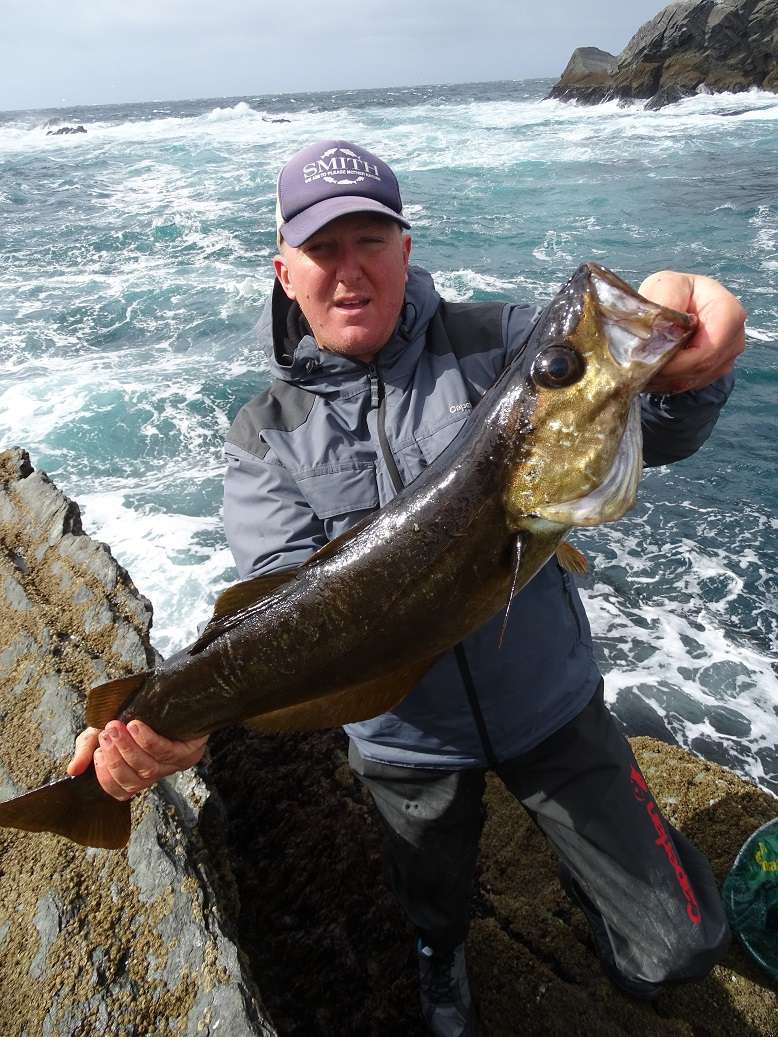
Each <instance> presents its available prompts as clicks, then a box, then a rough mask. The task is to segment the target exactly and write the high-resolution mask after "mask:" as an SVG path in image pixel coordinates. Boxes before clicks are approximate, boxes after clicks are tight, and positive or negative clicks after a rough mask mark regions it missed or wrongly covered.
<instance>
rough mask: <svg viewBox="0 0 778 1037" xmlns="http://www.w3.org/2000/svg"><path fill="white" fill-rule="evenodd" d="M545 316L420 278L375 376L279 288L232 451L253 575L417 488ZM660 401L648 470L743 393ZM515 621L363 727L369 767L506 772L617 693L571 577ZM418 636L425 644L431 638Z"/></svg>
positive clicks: (358, 737)
mask: <svg viewBox="0 0 778 1037" xmlns="http://www.w3.org/2000/svg"><path fill="white" fill-rule="evenodd" d="M539 313H540V310H539V308H537V307H533V306H522V305H514V304H510V303H508V304H504V303H473V304H470V303H460V304H452V303H446V302H444V301H442V300H441V298H440V296H439V295H438V293H437V292H436V291H435V288H434V286H433V283H432V278H431V277H430V275H429V274H427V273H426V272H425V271H423V270H420V269H419V268H415V267H412V268H411V270H410V273H409V278H408V284H407V289H406V301H405V306H404V309H403V313H402V316H401V320H400V322H399V324H398V327H397V330H396V332H395V334H394V336H393V338H392V339H391V340H390V341H389V342H388V343H387V345H386V346H384V348H383V349H382V350H381V352H380V354H379V355H378V357H377V358H376V361H375V363H373V364H365V363H363V362H361V361H358V360H353V359H350V358H348V357H344V356H340V355H338V354H335V353H330V352H327V351H324V350H320V349H319V348H318V346H317V345H316V342H315V340H314V339H313V337H312V336H311V334H310V331H309V329H308V327H307V325H306V323H305V321H304V318H303V317H302V314H301V312H300V310H299V307H298V306H297V305H296V304H291V303H290V302H289V301H288V299H287V298H286V296H285V295H284V294H283V292H282V291H281V289H280V285H278V284H276V287H275V290H274V292H273V297H272V299H271V300H268V304H267V306H266V307H265V310H264V312H263V314H262V317H261V318H260V321H259V324H258V336H259V344H260V346H261V348H262V349H264V350H265V351H266V353H267V357H268V362H269V365H270V370H271V372H272V374H273V375H274V376H275V379H276V380H275V381H274V382H273V384H272V385H271V387H270V388H269V389H268V390H267V391H266V392H264V393H262V394H261V395H260V396H258V397H256V398H255V399H253V400H251V401H250V402H249V403H247V404H246V405H245V406H244V407H243V409H242V410H241V411H240V412H239V414H238V416H237V417H236V419H235V421H234V423H233V425H232V428H231V430H230V432H229V434H228V437H227V444H226V447H225V454H226V459H227V471H226V476H225V491H224V525H225V529H226V533H227V539H228V542H229V544H230V547H231V549H232V553H233V555H234V557H235V563H236V565H237V567H238V572H239V574H240V576H241V577H243V578H245V577H248V576H251V575H256V574H260V573H268V572H272V571H273V570H274V569H280V568H286V567H289V566H292V565H296V564H300V563H301V562H303V561H305V559H306V558H308V556H309V555H310V554H311V553H312V552H313V551H315V550H317V549H318V548H320V547H322V546H323V545H324V544H326V543H327V542H328V541H329V540H331V539H333V538H334V537H336V536H337V535H338V534H340V533H342V532H344V531H345V530H347V529H348V528H349V527H350V526H352V525H354V524H355V523H356V522H358V521H359V520H360V519H362V518H364V517H365V515H366V514H368V513H369V512H370V511H371V510H373V509H374V508H378V507H380V506H381V505H384V504H386V503H387V502H388V501H390V500H391V499H392V497H394V495H395V494H396V493H397V492H398V490H399V489H400V488H401V487H402V486H403V485H407V484H408V483H410V482H411V481H412V480H413V479H414V478H415V477H416V476H417V475H418V474H419V473H420V472H421V471H422V470H423V469H424V468H425V467H426V466H427V465H428V464H429V463H430V462H431V461H432V460H434V458H436V457H437V456H438V454H440V453H441V451H442V450H443V449H444V448H445V447H446V446H447V445H448V444H449V443H450V442H451V440H452V439H453V438H454V437H455V436H456V435H457V433H458V432H459V431H460V429H461V428H462V426H463V425H464V424H465V422H466V421H467V420H468V416H469V413H470V411H471V409H472V407H473V405H474V404H475V403H477V401H478V400H479V399H480V397H481V396H482V395H483V393H484V392H485V391H486V389H487V388H488V387H489V386H490V385H491V384H492V382H493V381H494V380H495V379H496V378H497V376H498V375H499V374H500V372H501V371H502V370H503V368H504V367H505V366H506V364H507V363H508V362H509V361H510V360H511V359H512V358H513V357H514V356H515V355H516V354H517V353H518V352H519V351H520V350H521V349H522V348H523V346H524V344H525V342H526V340H527V338H528V336H529V333H530V331H531V330H532V327H533V325H534V323H535V321H536V320H537V317H538V315H539ZM732 383H733V379H732V378H731V377H727V378H723V379H720V380H719V381H718V382H716V383H714V384H713V385H712V386H709V387H708V388H707V389H704V390H699V391H696V392H689V393H683V394H679V395H676V396H647V397H644V399H643V401H642V404H643V433H644V459H645V462H646V464H649V465H656V464H665V463H668V462H671V461H675V460H678V459H681V458H684V457H687V456H689V455H690V454H692V453H693V452H694V451H695V450H696V449H697V448H698V447H699V446H700V445H701V444H702V443H703V442H704V441H705V440H706V439H707V437H708V435H709V434H710V432H711V430H712V428H713V426H714V424H715V423H716V419H717V417H718V414H719V411H720V409H721V406H722V405H723V403H724V402H725V400H726V398H727V395H728V394H729V391H730V389H731V387H732ZM501 624H502V616H497V617H495V618H494V619H493V620H492V621H491V622H489V623H487V624H486V625H485V626H483V627H482V628H480V629H479V630H477V631H476V632H475V633H473V634H471V635H470V636H469V637H468V638H467V639H466V640H465V641H464V642H462V644H461V645H459V646H457V648H456V649H454V650H452V651H451V652H450V653H448V654H447V655H445V656H444V657H443V658H441V659H440V660H439V661H438V662H437V663H436V664H435V665H434V666H433V667H432V668H431V669H430V670H429V671H428V673H427V674H426V675H425V676H424V677H423V678H422V680H421V681H420V682H419V684H418V685H417V686H416V687H415V689H414V690H413V691H412V692H411V694H410V695H409V696H408V697H407V698H406V699H405V700H404V701H403V702H402V703H401V704H400V705H399V706H398V707H397V708H396V709H394V710H393V711H392V712H390V713H385V714H383V715H381V716H379V717H376V718H374V719H372V720H368V721H365V722H363V723H359V724H351V725H349V726H348V727H347V728H346V730H347V732H348V734H349V735H350V736H351V738H352V739H354V741H355V742H356V746H357V748H358V750H359V752H360V754H361V755H362V756H363V757H365V758H368V759H373V760H378V761H380V762H384V763H391V764H395V765H404V766H410V767H433V768H460V767H473V766H489V765H494V763H495V762H498V761H501V760H505V759H510V758H512V757H515V756H518V755H520V754H521V753H523V752H526V751H527V750H529V749H531V748H532V747H533V746H535V745H537V744H538V743H539V742H541V741H542V740H543V739H544V738H547V737H548V736H549V735H551V734H553V733H554V732H555V731H556V730H558V729H559V728H560V727H561V726H562V725H563V724H565V723H567V722H568V721H569V720H571V719H572V718H573V717H574V716H576V715H577V714H578V713H579V712H580V710H581V709H583V707H584V706H585V705H586V704H587V703H588V701H589V699H590V698H591V696H592V694H593V693H594V691H595V689H596V688H597V685H598V684H599V681H600V679H601V677H600V673H599V671H598V669H597V666H596V664H595V662H594V658H593V654H592V637H591V632H590V629H589V624H588V622H587V619H586V615H585V613H584V610H583V606H582V604H581V600H580V597H579V595H578V591H577V589H576V587H575V584H574V582H573V581H572V579H571V577H570V576H569V575H568V574H567V573H565V572H564V571H563V570H562V569H561V568H560V567H559V565H558V564H557V562H556V560H555V559H552V560H551V561H549V562H548V563H547V564H546V565H545V566H544V568H543V569H542V570H541V571H540V572H539V573H538V575H537V576H536V577H535V578H534V579H533V580H532V581H531V582H530V583H529V584H528V585H527V587H525V588H524V589H523V590H522V591H521V593H520V594H519V595H518V596H517V597H516V599H515V600H514V602H513V605H512V606H511V610H510V616H509V620H508V629H507V632H506V636H505V638H504V641H503V645H502V648H501V649H500V650H499V651H498V648H497V643H498V637H499V631H500V626H501ZM419 637H424V631H423V629H420V630H419Z"/></svg>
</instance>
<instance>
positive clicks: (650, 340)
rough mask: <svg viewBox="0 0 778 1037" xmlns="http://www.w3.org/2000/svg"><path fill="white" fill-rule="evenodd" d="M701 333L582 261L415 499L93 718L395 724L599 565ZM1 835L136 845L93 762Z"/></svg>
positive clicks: (253, 584)
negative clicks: (413, 696)
mask: <svg viewBox="0 0 778 1037" xmlns="http://www.w3.org/2000/svg"><path fill="white" fill-rule="evenodd" d="M694 326H695V318H694V317H692V316H690V315H688V314H682V313H677V312H675V311H673V310H668V309H666V308H664V307H661V306H658V305H656V304H654V303H651V302H649V301H648V300H646V299H644V298H642V297H641V296H639V295H638V294H637V293H636V292H635V291H634V290H633V289H632V288H630V287H629V285H627V284H626V283H625V282H623V281H621V280H620V279H619V278H618V277H617V276H616V275H615V274H613V273H611V272H610V271H608V270H606V269H605V268H603V267H600V266H596V265H594V264H585V265H583V266H581V267H580V268H579V269H578V270H577V271H576V273H575V274H574V275H573V277H572V278H571V279H570V280H569V281H568V282H567V283H566V284H565V285H564V286H563V287H562V288H561V290H560V291H559V293H558V294H557V295H556V296H555V297H554V299H553V300H552V301H551V303H550V304H549V305H548V307H547V308H546V309H545V310H544V311H543V314H542V315H541V318H540V319H539V321H538V323H537V325H536V326H535V328H534V330H533V332H532V334H531V336H530V338H529V341H528V343H527V345H526V347H525V348H524V350H523V351H522V352H521V354H520V355H519V356H518V357H517V358H516V359H515V360H514V361H513V362H512V363H511V364H510V365H509V366H508V367H507V368H506V370H505V371H504V372H503V373H502V375H501V376H500V377H499V378H498V379H497V381H496V382H495V383H494V385H493V386H492V387H491V388H490V389H489V390H488V392H487V393H486V394H485V395H484V397H483V399H482V400H481V401H480V402H479V403H478V405H477V406H476V407H475V408H474V410H473V412H472V414H471V416H470V419H469V420H468V422H467V424H466V425H465V426H464V428H463V429H462V431H461V432H460V433H459V435H458V436H457V437H456V439H455V440H454V441H453V442H452V443H451V444H450V446H449V447H448V448H447V449H446V450H445V451H444V452H443V453H442V454H441V455H440V456H439V457H438V458H437V459H436V460H435V461H434V462H433V463H432V464H431V465H430V466H429V467H428V468H427V469H425V471H424V472H423V473H422V474H421V475H420V476H419V477H418V478H417V479H416V480H415V481H414V482H413V483H412V484H410V485H409V486H408V487H406V488H405V489H404V490H403V491H402V492H401V493H399V494H398V496H397V497H395V498H394V500H392V501H391V502H390V503H389V504H387V505H386V506H385V507H383V508H381V509H380V510H379V511H377V512H375V513H372V514H371V515H369V516H368V517H367V518H365V519H364V520H363V521H361V522H360V523H358V524H357V525H356V526H355V527H354V528H352V529H351V530H349V531H348V532H346V533H344V534H343V535H342V536H340V537H338V538H337V539H336V540H333V541H332V542H331V543H329V544H328V545H326V546H325V547H324V548H322V549H321V550H320V551H318V552H317V553H316V554H314V555H313V556H312V557H311V558H310V559H309V560H308V561H306V562H305V563H304V564H303V565H301V566H300V567H299V568H297V569H294V570H287V571H284V572H280V573H274V574H272V575H270V576H259V577H255V578H253V579H249V580H246V581H245V582H243V583H240V584H237V585H235V586H234V587H231V588H229V589H228V590H227V591H225V592H224V593H223V594H222V595H221V596H220V597H219V599H218V600H217V603H216V607H215V611H214V615H213V618H212V619H211V621H210V623H209V624H208V626H207V627H206V628H205V630H204V631H203V633H202V635H201V636H200V637H199V638H198V639H197V640H196V641H195V642H194V643H193V644H192V645H190V646H189V647H187V648H185V649H183V650H182V651H180V652H178V653H176V654H175V655H172V656H170V657H169V658H168V659H166V660H165V661H164V662H162V663H160V664H159V666H157V667H156V668H155V669H154V670H151V671H148V672H143V673H137V674H134V675H132V676H129V677H123V678H120V679H118V680H113V681H110V682H108V683H107V684H102V685H100V686H99V687H96V688H94V689H93V690H92V691H91V692H90V693H89V696H88V699H87V706H86V719H87V723H88V724H89V725H90V726H93V727H96V728H102V727H104V726H105V724H106V723H108V721H109V720H112V719H115V718H119V719H120V720H122V721H124V722H125V723H127V722H129V721H130V720H132V719H134V718H139V719H140V720H143V721H144V722H146V723H147V724H149V726H150V727H152V728H153V729H154V730H156V731H158V732H159V733H160V734H162V735H165V736H167V737H169V738H192V737H194V736H196V735H204V734H207V733H210V732H212V731H215V730H217V729H218V728H220V727H224V726H226V725H229V724H235V723H238V722H243V723H246V724H249V725H250V726H251V727H253V728H256V729H257V730H260V731H298V730H310V729H314V728H320V727H331V726H336V725H339V724H343V723H349V722H355V721H358V720H363V719H367V718H368V717H372V716H376V715H377V714H379V713H382V712H384V711H385V710H388V709H391V708H392V707H394V706H395V705H397V703H398V702H400V701H401V700H402V699H403V698H404V697H405V696H406V695H407V694H408V692H410V691H411V689H412V688H413V686H414V685H415V684H416V682H417V681H418V680H419V678H420V677H421V676H422V675H423V674H424V673H425V671H426V670H427V669H428V668H429V667H430V666H431V665H432V664H433V663H434V662H435V661H436V660H437V659H438V658H439V657H440V656H441V654H442V653H444V652H446V651H447V650H448V649H450V648H451V647H452V646H454V645H455V644H457V643H458V642H459V641H461V640H462V638H464V637H465V636H466V635H467V634H469V633H470V632H471V631H473V630H475V629H476V628H477V627H479V626H480V625H481V624H483V623H485V622H486V621H487V620H488V619H490V618H491V617H492V616H493V615H494V614H495V613H497V612H498V611H499V610H500V609H501V608H504V607H507V608H509V607H510V601H511V599H512V597H513V596H514V595H515V594H516V593H517V592H518V591H519V590H520V589H521V588H522V587H523V586H525V585H526V584H527V582H528V581H529V580H531V579H532V577H533V576H534V575H535V573H536V572H538V570H539V569H540V568H541V566H543V565H544V564H545V562H546V561H547V560H548V559H549V558H550V557H551V556H552V555H553V554H554V553H555V552H557V554H558V557H559V558H560V561H561V563H562V564H563V565H565V566H567V567H568V568H573V569H576V568H579V567H581V565H582V564H585V563H584V562H583V559H582V556H581V555H580V554H579V553H578V552H577V551H576V550H575V549H574V548H572V547H571V546H570V545H569V544H567V543H565V537H566V536H567V534H568V532H569V531H570V529H571V528H572V527H574V526H588V525H595V524H597V523H601V522H609V521H612V520H614V519H618V518H620V517H621V516H622V515H623V514H624V513H625V512H626V511H627V510H628V509H629V508H630V507H631V506H632V505H633V503H634V501H635V496H636V492H637V486H638V481H639V478H640V472H641V467H642V436H641V427H640V402H639V398H638V397H639V393H640V392H641V390H642V389H643V388H644V387H645V386H646V385H647V384H648V382H649V381H650V379H651V378H652V377H653V375H654V374H655V373H656V372H657V371H658V370H659V369H660V368H661V367H662V365H663V364H664V363H666V362H667V360H668V359H669V358H670V357H671V356H672V355H673V354H674V353H675V352H676V350H677V349H679V348H680V347H681V345H682V344H683V343H684V342H685V341H686V340H687V339H688V338H689V336H690V335H691V334H692V332H693V330H694ZM506 615H507V613H506ZM496 650H497V645H495V651H496ZM0 827H13V828H20V829H25V830H28V831H50V832H56V833H59V834H60V835H64V836H66V837H68V838H69V839H72V840H74V841H75V842H78V843H82V844H84V845H87V846H101V847H111V848H116V847H120V846H123V845H124V844H125V843H126V842H127V840H128V838H129V833H130V805H129V803H128V802H120V801H118V800H116V799H113V798H112V797H111V796H109V795H107V794H106V793H104V792H103V791H102V789H101V788H100V786H99V784H98V782H97V778H96V775H95V771H94V767H93V766H90V767H89V768H88V769H87V770H86V771H85V772H84V773H83V774H81V775H78V776H77V777H75V778H70V777H68V778H64V779H61V780H57V781H54V782H52V783H50V784H49V785H44V786H42V787H41V788H39V789H36V790H34V791H32V792H29V793H27V794H25V795H22V796H20V797H18V798H16V799H12V800H9V801H8V802H5V803H2V804H0Z"/></svg>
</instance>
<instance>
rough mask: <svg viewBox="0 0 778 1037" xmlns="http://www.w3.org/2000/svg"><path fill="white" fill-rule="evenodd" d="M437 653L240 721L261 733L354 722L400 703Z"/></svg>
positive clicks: (319, 728) (385, 710) (310, 728)
mask: <svg viewBox="0 0 778 1037" xmlns="http://www.w3.org/2000/svg"><path fill="white" fill-rule="evenodd" d="M437 659H438V656H437V655H436V656H434V657H433V658H431V659H424V660H423V661H422V662H419V663H416V664H414V665H413V666H408V667H404V668H403V669H402V670H395V671H394V672H393V673H390V674H387V675H385V676H383V677H379V678H377V679H376V680H372V681H365V682H363V683H361V684H352V685H350V686H349V687H348V688H343V689H342V690H340V691H335V692H333V693H332V694H330V695H322V696H321V697H319V698H315V699H311V700H310V701H308V702H300V703H298V704H297V705H294V706H285V707H284V708H283V709H276V710H274V711H273V712H272V713H266V714H264V715H262V716H257V717H251V718H250V719H249V720H245V721H244V723H245V724H246V725H247V726H248V727H250V728H252V729H253V730H254V731H260V732H262V733H263V734H269V733H271V732H273V733H282V732H288V731H319V730H322V729H324V728H327V727H340V726H341V724H356V723H358V722H359V721H360V720H369V719H370V718H371V717H376V716H378V715H379V714H381V713H386V712H387V710H390V709H393V708H394V706H396V705H398V703H400V702H402V700H403V699H404V698H405V696H406V695H408V694H409V693H410V692H411V691H412V690H413V688H414V687H415V686H416V685H417V684H418V682H419V680H420V679H421V678H422V677H423V676H424V674H425V673H426V672H427V670H428V669H429V668H430V666H432V664H433V663H434V662H436V661H437Z"/></svg>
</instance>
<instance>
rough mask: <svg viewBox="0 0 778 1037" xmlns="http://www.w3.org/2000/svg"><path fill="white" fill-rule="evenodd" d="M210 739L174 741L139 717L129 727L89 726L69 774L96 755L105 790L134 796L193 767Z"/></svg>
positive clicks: (80, 769) (78, 743)
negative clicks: (169, 775) (100, 729)
mask: <svg viewBox="0 0 778 1037" xmlns="http://www.w3.org/2000/svg"><path fill="white" fill-rule="evenodd" d="M207 741H208V738H207V737H205V738H191V739H189V741H181V742H178V741H172V740H171V739H169V738H163V737H162V735H158V734H157V733H156V732H155V731H152V730H151V728H150V727H148V726H147V725H146V724H144V723H142V722H141V721H140V720H131V721H130V723H129V724H127V725H126V726H125V725H124V724H123V723H122V722H121V721H120V720H112V721H111V722H110V723H109V724H106V726H105V729H104V730H102V731H98V730H97V728H96V727H88V728H87V729H86V730H85V731H82V732H81V734H80V735H79V736H78V738H77V739H76V748H75V751H74V753H73V759H72V760H71V761H70V763H69V764H68V774H70V775H72V776H73V777H75V776H76V775H77V774H81V773H82V772H83V771H85V770H86V769H87V767H88V766H89V764H90V762H91V761H92V758H93V757H94V764H95V772H96V774H97V780H98V781H99V782H100V784H101V785H102V787H103V789H104V790H105V791H106V792H107V793H108V794H109V795H110V796H113V797H114V798H115V799H122V800H124V799H131V798H132V797H133V796H134V795H135V793H136V792H141V791H142V790H143V789H147V788H148V787H149V786H150V785H153V784H154V782H155V781H159V779H160V778H165V777H167V775H168V774H175V772H176V771H185V770H186V769H187V767H193V766H194V765H195V764H196V763H198V762H199V760H200V758H201V757H202V755H203V753H204V752H205V743H206V742H207Z"/></svg>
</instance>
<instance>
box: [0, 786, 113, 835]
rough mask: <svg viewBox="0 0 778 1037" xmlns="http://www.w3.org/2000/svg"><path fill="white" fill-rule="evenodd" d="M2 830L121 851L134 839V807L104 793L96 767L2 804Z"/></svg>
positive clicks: (0, 812)
mask: <svg viewBox="0 0 778 1037" xmlns="http://www.w3.org/2000/svg"><path fill="white" fill-rule="evenodd" d="M0 828H20V829H22V831H25V832H54V834H55V835H64V836H65V838H67V839H70V840H72V841H73V842H74V843H80V844H81V845H82V846H98V847H101V848H102V849H105V850H118V849H120V848H121V847H122V846H126V845H127V841H128V839H129V838H130V803H129V800H127V801H126V802H120V801H119V800H118V799H114V798H113V796H109V795H108V793H107V792H103V790H102V788H101V787H100V784H99V782H98V781H97V776H96V774H95V769H94V767H92V766H90V767H89V770H86V771H84V773H83V774H79V775H78V776H77V777H75V778H61V779H60V780H59V781H53V782H51V784H49V785H42V786H41V787H40V788H38V789H33V791H32V792H27V793H25V794H24V795H23V796H18V797H17V798H16V799H9V800H7V801H6V802H5V803H0Z"/></svg>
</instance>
